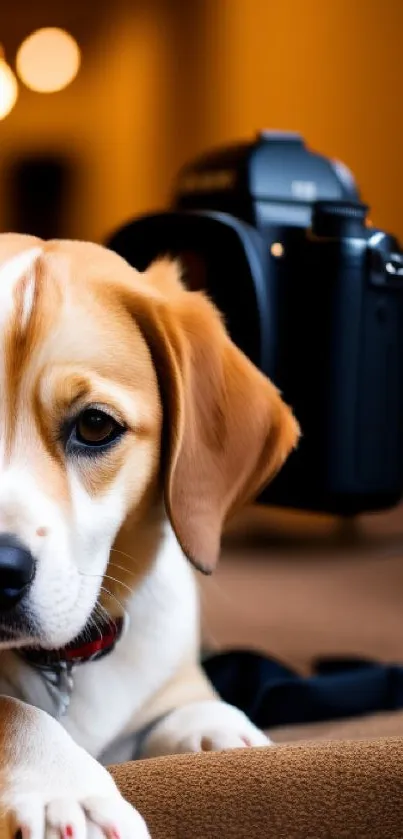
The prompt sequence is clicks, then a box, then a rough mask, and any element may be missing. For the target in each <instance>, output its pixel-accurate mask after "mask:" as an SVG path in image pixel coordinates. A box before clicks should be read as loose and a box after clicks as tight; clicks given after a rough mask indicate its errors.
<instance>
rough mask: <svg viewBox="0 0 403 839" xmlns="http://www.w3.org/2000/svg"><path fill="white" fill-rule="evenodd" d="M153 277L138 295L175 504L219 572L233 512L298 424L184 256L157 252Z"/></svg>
mask: <svg viewBox="0 0 403 839" xmlns="http://www.w3.org/2000/svg"><path fill="white" fill-rule="evenodd" d="M144 278H145V280H146V281H147V282H148V283H149V284H150V285H149V287H150V291H151V292H152V294H151V296H150V297H148V295H147V294H145V295H144V296H143V295H136V301H135V303H134V311H133V314H134V316H135V317H136V319H137V322H138V324H139V326H140V328H141V329H142V332H143V335H144V337H145V339H146V341H147V343H148V345H149V348H150V351H151V353H152V356H153V359H154V363H155V367H156V370H157V375H158V379H159V385H160V390H161V395H162V400H163V407H164V442H165V447H164V450H165V458H164V461H163V463H164V465H163V469H164V493H165V504H166V510H167V513H168V516H169V519H170V522H171V525H172V527H173V530H174V532H175V534H176V537H177V539H178V541H179V543H180V545H181V547H182V549H183V551H184V553H185V555H186V556H187V557H188V558H189V559H190V560H191V562H192V563H193V564H194V565H195V566H196V567H197V568H198V569H200V570H201V571H203V572H204V573H211V571H212V570H213V568H214V566H215V564H216V561H217V559H218V555H219V551H220V543H221V533H222V528H223V525H224V523H225V521H226V519H227V517H228V515H229V514H230V513H231V512H232V511H233V510H234V509H235V508H236V507H237V506H238V505H239V506H241V505H243V504H244V503H246V502H247V501H252V500H253V499H254V498H255V497H256V495H257V494H258V493H259V491H260V490H261V489H262V488H263V487H264V486H265V485H266V484H268V483H269V481H270V480H271V479H272V478H273V477H274V476H275V474H276V473H277V472H278V470H279V469H280V468H281V466H282V464H283V463H284V461H285V460H286V458H287V456H288V455H289V453H290V452H291V450H292V449H293V448H294V447H295V445H296V443H297V440H298V437H299V427H298V424H297V422H296V420H295V418H294V416H293V414H292V411H291V410H290V408H289V407H288V406H287V405H286V404H285V403H284V401H283V400H282V398H281V396H280V394H279V392H278V391H277V389H276V388H275V387H274V385H273V384H272V383H271V382H270V381H269V380H268V379H267V378H266V377H265V376H264V375H263V374H262V373H260V372H259V371H258V369H257V368H256V367H255V366H254V365H253V364H252V363H251V362H250V361H249V360H248V359H247V358H246V356H245V355H244V354H243V353H242V352H241V351H240V350H239V349H237V347H236V346H235V345H234V344H233V343H232V341H231V340H230V338H229V337H228V334H227V332H226V330H225V328H224V326H223V323H222V320H221V317H220V316H219V314H218V312H217V311H216V309H215V307H214V306H213V305H212V304H211V303H210V302H209V301H208V299H207V298H206V297H205V296H204V295H202V294H200V293H196V292H188V291H186V290H185V289H184V287H183V286H182V284H181V282H180V279H179V271H178V266H177V265H175V264H172V263H168V262H158V263H156V264H154V265H153V266H151V267H150V268H149V269H148V271H147V272H146V274H145V277H144ZM155 292H157V293H155Z"/></svg>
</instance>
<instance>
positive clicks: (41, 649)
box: [0, 617, 125, 667]
mask: <svg viewBox="0 0 403 839" xmlns="http://www.w3.org/2000/svg"><path fill="white" fill-rule="evenodd" d="M124 628H125V619H124V618H123V617H116V618H112V617H111V618H104V619H103V620H102V621H101V620H99V618H98V619H97V621H96V622H95V621H94V620H92V619H91V618H90V619H89V620H88V622H87V624H86V626H85V627H84V629H83V630H82V631H81V632H80V633H79V634H78V635H77V636H76V637H75V638H74V639H73V640H72V641H70V642H69V643H68V644H66V645H65V646H64V647H58V648H51V647H48V646H44V645H42V644H40V643H38V642H37V641H36V640H35V639H34V638H32V639H31V640H30V642H29V643H27V642H25V644H24V643H21V644H19V646H20V647H22V648H23V649H22V652H23V655H24V657H25V658H26V659H27V660H28V661H29V662H30V663H31V664H35V665H37V666H39V667H53V666H55V667H56V666H57V665H60V664H68V665H76V664H81V663H83V662H85V661H93V660H95V659H98V658H101V657H102V656H103V655H106V653H109V652H111V650H112V649H113V648H114V646H115V644H116V643H117V641H119V639H120V638H121V636H122V634H123V632H124ZM0 640H1V634H0Z"/></svg>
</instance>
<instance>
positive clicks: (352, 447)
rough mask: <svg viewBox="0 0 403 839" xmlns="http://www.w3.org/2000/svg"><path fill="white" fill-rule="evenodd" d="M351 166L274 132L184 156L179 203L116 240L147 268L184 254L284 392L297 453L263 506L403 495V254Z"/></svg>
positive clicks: (363, 507) (194, 280)
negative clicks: (371, 215)
mask: <svg viewBox="0 0 403 839" xmlns="http://www.w3.org/2000/svg"><path fill="white" fill-rule="evenodd" d="M367 213H368V207H367V206H366V205H365V204H363V203H362V201H361V198H360V194H359V190H358V187H357V185H356V183H355V181H354V178H353V176H352V174H351V173H350V172H349V170H348V169H347V168H346V167H345V166H344V165H343V164H341V163H339V162H334V161H331V160H329V159H328V158H325V157H323V156H322V155H319V154H316V153H314V152H312V151H310V150H309V149H307V147H306V145H305V143H304V141H303V139H302V138H301V137H300V136H299V135H296V134H287V133H283V132H263V133H262V134H260V135H259V136H258V137H257V139H256V140H254V141H251V142H250V143H245V144H242V145H237V146H230V147H228V148H223V149H218V150H217V151H215V152H211V153H209V154H207V155H204V156H202V157H201V158H199V159H197V160H196V161H194V162H192V163H191V164H189V165H187V166H185V167H184V168H183V169H182V170H181V172H180V173H179V176H178V178H177V181H176V184H175V189H174V196H173V200H172V206H171V209H170V210H168V211H166V212H159V213H155V214H150V215H148V216H144V217H141V218H138V219H135V220H133V221H131V222H130V223H129V224H127V225H125V226H124V227H122V228H121V229H120V230H118V231H116V232H115V233H114V234H113V235H112V236H111V237H110V239H109V241H108V243H107V244H108V246H109V247H111V248H112V249H113V250H115V251H117V252H118V253H120V254H121V255H122V256H123V257H125V258H126V259H127V260H128V262H130V263H131V264H132V265H134V266H135V267H136V268H138V269H139V270H144V269H145V268H146V267H147V265H148V264H149V263H150V262H151V261H152V260H153V259H154V258H155V257H156V256H158V255H161V254H171V255H172V256H179V257H180V259H181V260H182V264H183V265H184V269H185V282H186V284H187V285H188V287H189V288H190V289H192V290H204V291H206V292H207V293H208V295H209V297H210V298H211V299H212V300H213V301H214V302H215V304H216V305H217V307H218V308H219V309H220V310H221V312H222V313H223V315H224V318H225V321H226V325H227V328H228V331H229V333H230V335H231V337H232V339H233V340H234V342H235V343H236V344H237V345H238V346H239V347H240V348H241V349H242V350H243V351H244V352H245V353H246V355H248V356H249V358H250V359H251V360H252V361H253V362H254V363H255V364H256V366H257V367H259V368H260V369H261V370H262V371H263V372H264V373H265V374H266V375H267V376H269V377H270V378H271V379H272V381H273V382H274V383H275V384H276V385H277V386H278V388H279V389H280V391H281V392H282V394H283V396H284V399H285V400H286V401H287V402H288V403H289V404H290V405H291V407H292V408H293V410H294V413H295V415H296V417H297V419H298V421H299V423H300V425H301V429H302V438H301V441H300V444H299V447H298V448H297V450H296V451H295V452H294V453H293V454H292V455H291V456H290V458H289V460H288V461H287V463H286V464H285V466H284V467H283V469H282V470H281V472H280V474H279V475H278V476H277V477H276V479H275V480H274V481H273V483H272V484H271V485H270V486H269V487H268V488H267V489H266V490H265V491H264V492H263V493H262V495H261V497H260V498H259V499H258V501H259V502H260V503H266V504H273V505H279V506H285V507H293V508H295V509H301V510H310V511H317V512H318V511H320V512H326V513H331V514H336V515H343V516H350V515H356V514H359V513H364V512H370V511H377V510H382V509H387V508H389V507H392V506H394V505H395V504H396V503H397V502H398V501H399V500H400V499H401V497H402V494H403V254H402V252H401V249H400V245H399V242H398V241H397V240H396V238H395V237H394V236H392V235H390V234H388V233H386V232H383V231H381V230H378V229H377V228H375V227H373V226H372V225H371V224H370V222H369V220H368V218H367Z"/></svg>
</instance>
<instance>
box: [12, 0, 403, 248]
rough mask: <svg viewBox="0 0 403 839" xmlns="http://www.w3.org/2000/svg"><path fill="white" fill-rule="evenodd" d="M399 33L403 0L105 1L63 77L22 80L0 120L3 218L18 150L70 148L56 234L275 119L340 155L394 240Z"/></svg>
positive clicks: (94, 219) (159, 184) (103, 224)
mask: <svg viewBox="0 0 403 839" xmlns="http://www.w3.org/2000/svg"><path fill="white" fill-rule="evenodd" d="M89 5H90V4H89ZM91 7H92V9H93V13H94V9H95V8H96V7H95V5H94V6H92V4H91ZM105 8H106V9H107V13H106V12H105ZM48 23H49V21H39V22H38V25H45V24H48ZM402 32H403V2H400V0H399V1H398V0H384V2H383V4H380V3H379V0H354V2H351V0H332V2H330V3H323V0H304V2H301V0H278V1H277V2H274V1H273V2H272V0H192V1H191V2H190V3H185V2H181V0H148V2H145V1H144V2H140V0H139V2H135V0H133V1H132V2H125V0H115V2H114V4H112V5H111V4H109V3H108V4H106V7H103V18H102V16H101V19H100V20H97V27H94V35H93V37H92V38H88V39H87V40H86V42H85V47H84V49H83V65H82V70H81V72H80V74H79V76H78V78H77V79H76V81H75V82H74V83H73V84H72V85H71V86H70V88H68V89H67V90H65V91H63V92H61V93H58V94H52V95H49V96H40V95H37V94H34V93H31V92H29V91H25V90H24V91H22V93H21V96H20V99H19V101H18V103H17V106H16V108H15V109H14V111H13V112H12V113H11V115H10V116H9V117H8V118H7V119H5V120H4V121H3V122H1V123H0V185H1V184H3V188H0V227H1V228H2V229H4V227H5V226H6V225H7V219H8V218H9V214H8V212H7V210H8V206H7V205H8V202H9V201H10V195H9V192H7V188H6V185H7V177H6V176H7V172H8V169H9V166H10V161H11V160H13V159H14V158H15V157H16V156H17V157H18V156H19V155H21V154H23V155H25V154H27V153H31V152H32V151H35V150H37V151H38V152H41V153H43V152H44V151H45V152H46V151H48V152H52V153H54V152H57V153H58V154H62V155H63V154H65V155H67V157H68V159H69V161H70V163H71V164H72V165H73V172H72V175H71V185H70V186H71V189H70V190H69V194H68V197H67V199H66V200H67V202H68V206H67V207H66V212H65V215H64V219H65V221H64V228H65V235H66V236H78V237H82V238H92V239H96V240H100V239H102V238H103V237H104V236H105V235H106V234H107V233H108V232H109V231H110V230H111V229H112V228H114V227H115V226H116V225H118V224H119V223H121V222H122V221H124V220H126V219H127V218H129V217H130V216H132V215H134V214H137V213H141V212H144V211H146V210H148V209H152V208H155V207H157V206H161V205H163V204H164V202H166V201H167V199H168V195H169V188H170V185H171V180H172V176H173V174H174V173H175V171H176V169H177V168H178V166H179V165H180V164H181V163H182V162H183V161H184V160H186V158H188V157H190V156H192V155H193V154H194V153H197V152H198V151H200V150H202V149H203V148H205V147H206V146H209V145H214V144H217V143H221V142H226V141H229V140H233V139H237V138H239V137H247V136H250V135H253V134H254V133H255V132H256V131H257V130H258V129H259V128H261V127H273V128H284V129H294V130H298V131H300V132H302V133H303V135H304V136H305V138H306V140H307V141H308V142H309V144H310V145H311V146H313V147H315V148H316V149H317V150H319V151H321V152H323V153H324V154H329V155H333V156H337V157H338V158H340V159H342V160H344V161H345V162H346V163H347V164H348V165H349V166H350V167H351V168H352V170H353V171H354V173H355V175H356V177H357V178H358V181H359V183H360V184H361V187H362V189H363V193H364V198H365V199H366V200H367V201H368V202H369V203H370V204H371V206H372V212H371V217H372V219H373V220H374V221H375V222H376V223H377V224H380V225H382V226H385V227H387V228H389V229H391V230H393V231H394V232H397V233H398V234H399V235H400V236H401V237H402V239H403V158H402V153H401V147H402V144H403V115H402V113H401V106H400V92H401V88H402V85H403V59H402V47H401V37H402ZM73 34H75V35H76V37H78V40H80V38H79V33H75V32H73Z"/></svg>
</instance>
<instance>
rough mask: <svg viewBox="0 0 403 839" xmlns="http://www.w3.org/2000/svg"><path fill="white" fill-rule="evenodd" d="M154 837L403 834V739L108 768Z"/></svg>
mask: <svg viewBox="0 0 403 839" xmlns="http://www.w3.org/2000/svg"><path fill="white" fill-rule="evenodd" d="M111 771H112V774H113V775H114V777H115V779H116V781H117V782H118V784H119V786H120V788H121V790H122V792H123V794H124V795H125V797H127V798H128V799H129V800H130V801H131V802H132V803H133V804H134V805H135V806H136V807H137V808H138V809H139V810H140V812H141V813H142V814H143V816H144V817H145V819H146V821H147V823H148V825H149V828H150V831H151V835H152V838H153V839H227V837H236V839H253V837H264V839H280V838H281V837H286V839H322V837H323V839H333V838H334V839H342V837H353V838H354V839H361V837H362V839H386V838H387V837H395V839H398V837H403V739H399V738H389V739H381V740H369V741H346V742H340V741H337V742H333V743H321V744H318V743H317V744H316V745H315V747H314V748H313V747H312V745H304V744H300V745H295V744H294V745H287V746H278V747H274V748H268V749H266V748H264V749H245V750H242V751H240V750H236V751H232V752H221V753H216V754H214V753H211V752H210V753H207V754H197V755H181V756H175V757H166V758H159V759H155V760H149V761H140V762H138V763H129V764H124V765H122V766H119V767H114V768H112V769H111Z"/></svg>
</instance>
